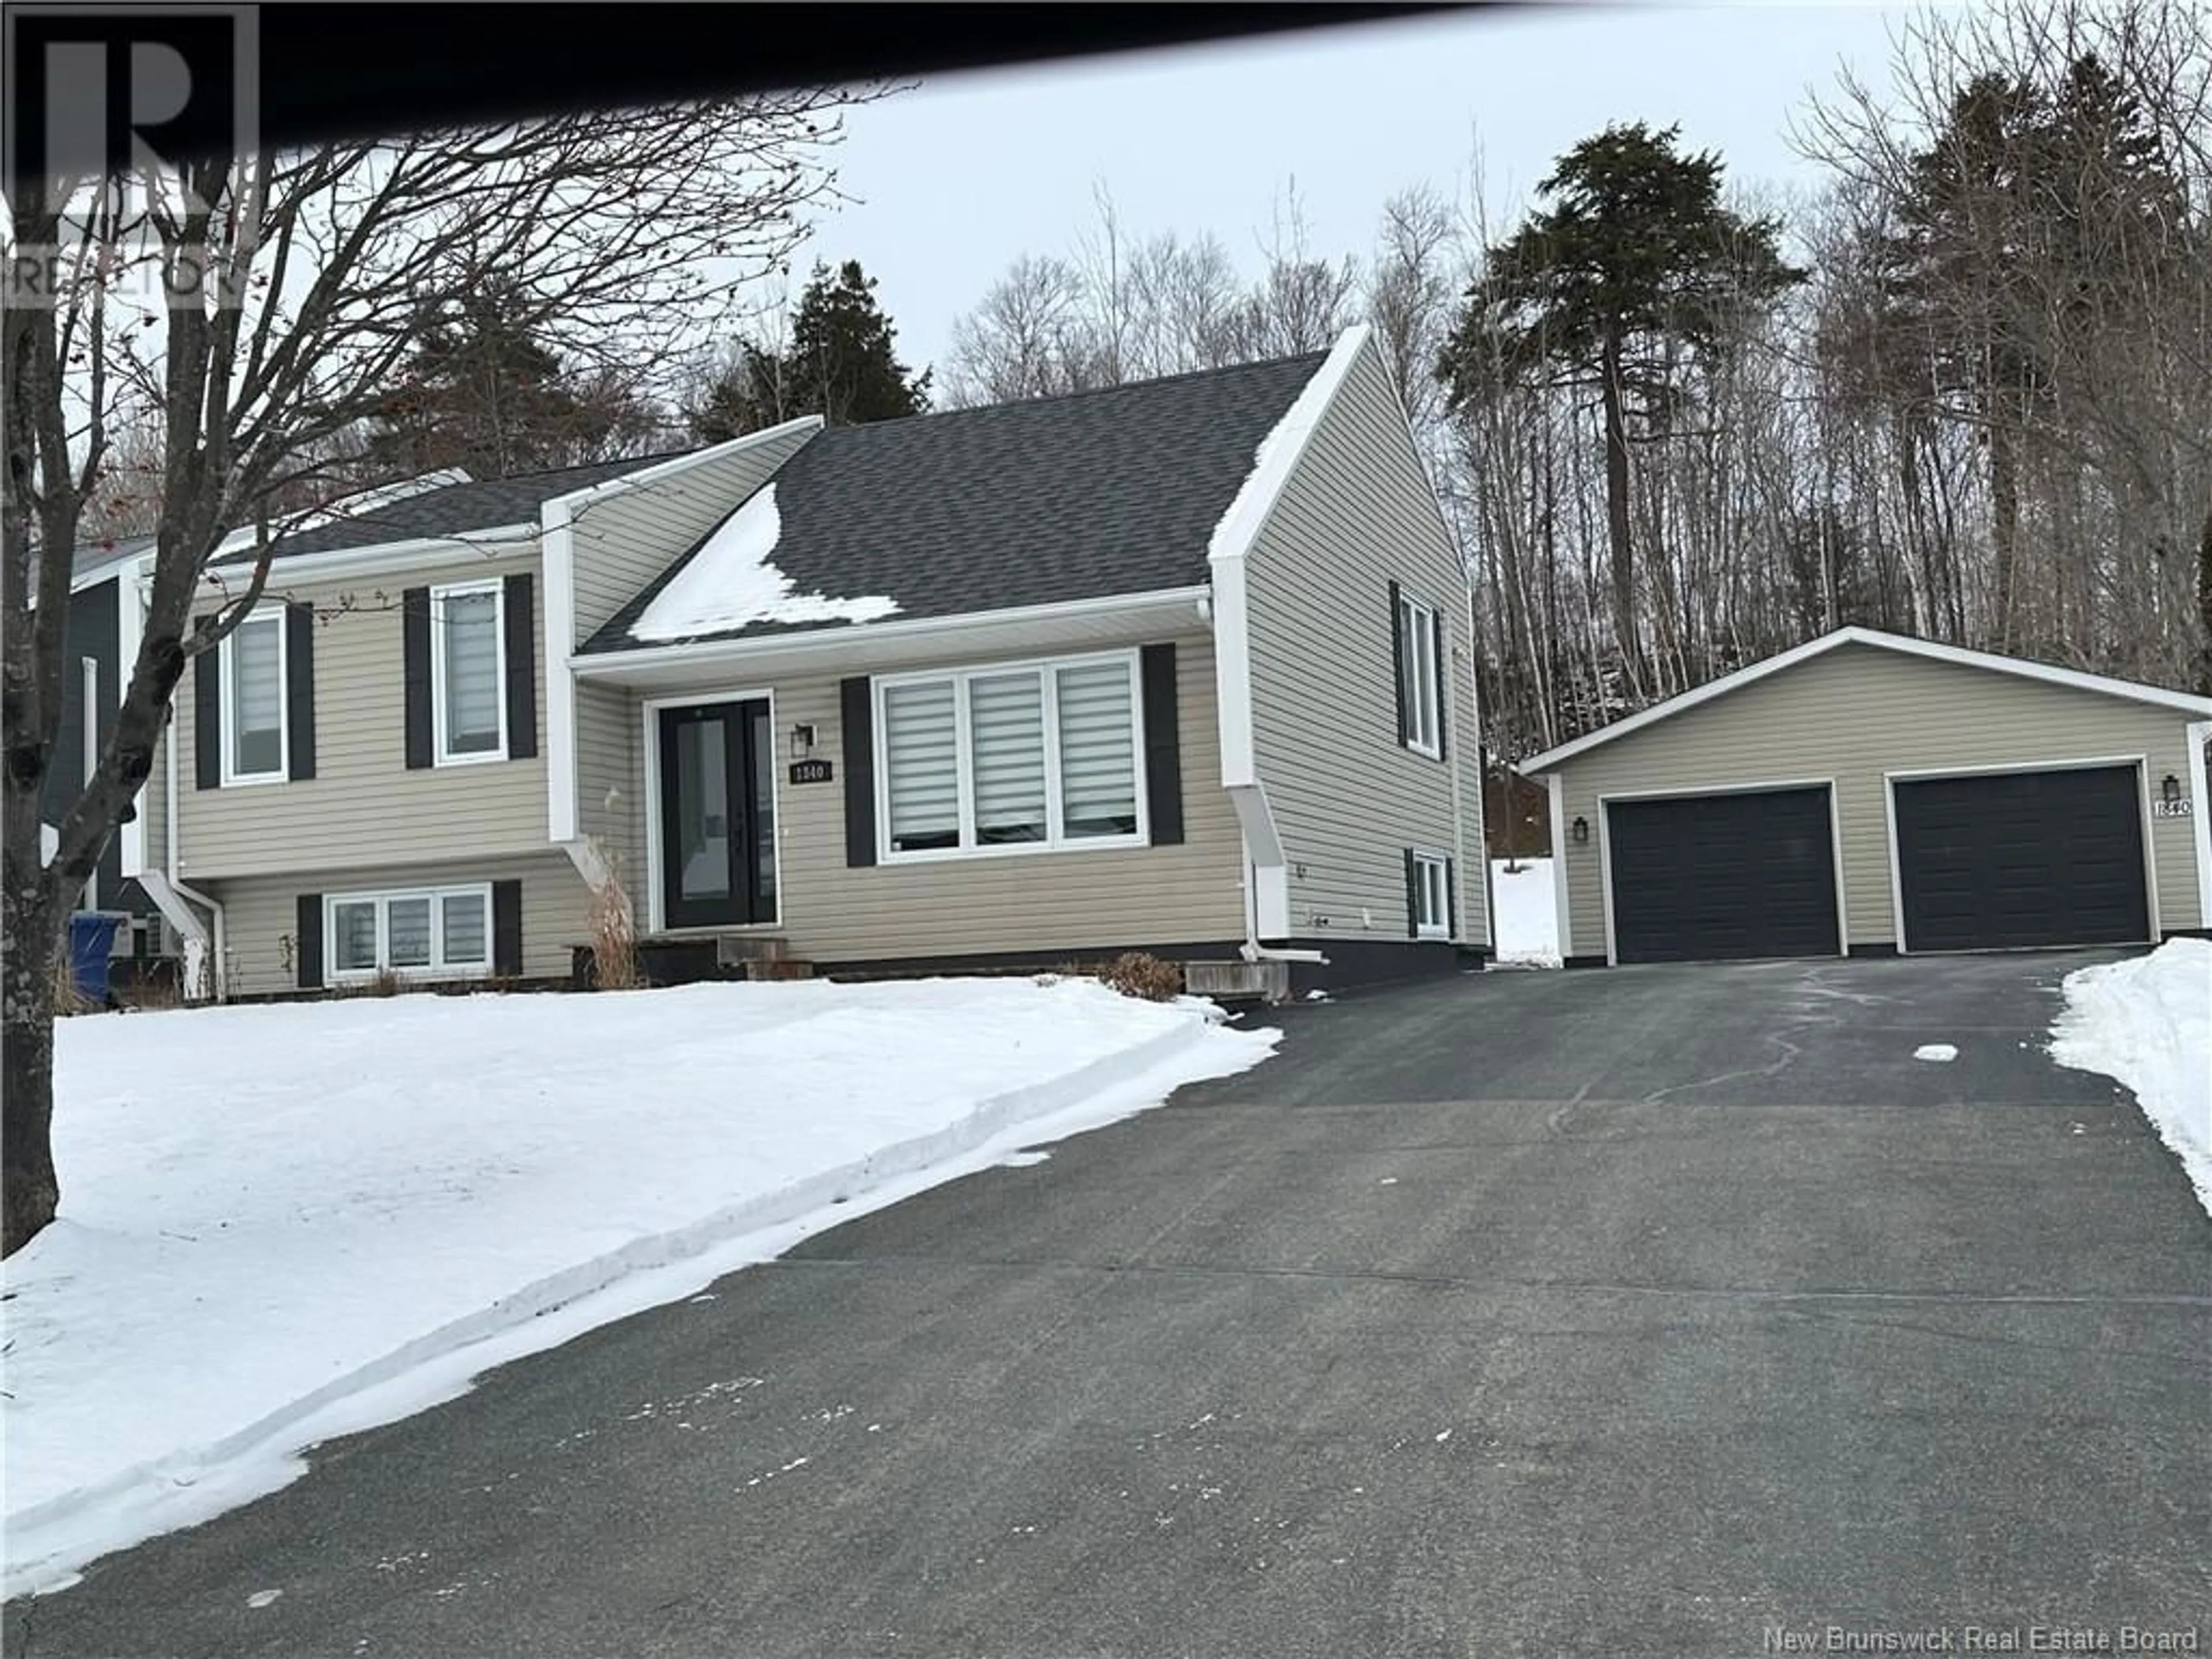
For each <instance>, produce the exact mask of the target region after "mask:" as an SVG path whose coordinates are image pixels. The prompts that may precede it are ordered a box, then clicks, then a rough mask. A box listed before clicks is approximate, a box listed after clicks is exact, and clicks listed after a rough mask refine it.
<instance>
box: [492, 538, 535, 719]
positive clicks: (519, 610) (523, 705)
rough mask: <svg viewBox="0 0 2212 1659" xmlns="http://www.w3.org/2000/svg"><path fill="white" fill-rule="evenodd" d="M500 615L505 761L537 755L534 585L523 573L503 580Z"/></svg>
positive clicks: (528, 575) (526, 574)
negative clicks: (504, 647) (504, 639)
mask: <svg viewBox="0 0 2212 1659" xmlns="http://www.w3.org/2000/svg"><path fill="white" fill-rule="evenodd" d="M505 586H506V590H507V591H506V592H505V593H504V594H503V595H502V596H501V605H500V614H501V617H502V618H503V619H504V621H503V626H504V627H505V629H506V630H507V759H509V760H528V759H529V758H530V757H532V756H533V755H535V754H536V753H537V752H538V674H537V667H538V628H537V622H536V619H535V617H532V614H531V603H532V589H533V588H534V587H535V586H536V583H535V582H534V581H533V580H532V577H531V575H530V573H529V572H527V571H523V572H521V573H520V574H516V575H513V576H509V577H508V578H507V582H506V584H505Z"/></svg>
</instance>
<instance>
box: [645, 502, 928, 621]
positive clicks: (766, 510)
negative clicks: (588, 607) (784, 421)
mask: <svg viewBox="0 0 2212 1659" xmlns="http://www.w3.org/2000/svg"><path fill="white" fill-rule="evenodd" d="M782 535H783V518H782V515H781V513H778V512H777V511H776V506H775V485H774V484H769V485H767V486H765V487H764V488H763V489H760V490H759V491H757V493H756V494H754V495H749V496H747V497H746V498H745V501H744V504H743V505H742V506H740V507H738V510H737V511H736V512H734V513H731V514H730V516H729V517H728V518H726V519H725V520H722V522H721V523H720V524H719V525H717V526H714V532H713V533H712V534H711V535H709V536H708V538H707V541H706V544H705V545H704V546H702V547H701V548H700V550H699V551H698V552H697V553H696V554H695V555H694V556H693V557H692V559H691V562H690V563H689V564H687V565H685V566H684V568H683V569H681V570H679V571H678V572H677V573H676V574H675V575H674V576H672V577H671V578H670V580H669V583H668V586H665V587H664V588H662V589H661V590H660V592H658V593H656V594H654V595H653V599H652V602H651V603H649V604H648V605H647V606H646V607H645V611H644V613H643V614H642V615H641V616H640V617H638V619H637V620H636V621H635V623H631V624H630V630H629V635H630V637H631V638H632V639H634V640H654V641H662V640H688V639H695V638H696V637H697V636H698V635H702V634H720V633H723V632H726V631H727V630H728V629H735V628H743V627H744V626H745V625H746V624H747V623H757V622H777V623H834V622H853V623H862V622H875V621H878V620H879V619H880V618H882V617H889V616H893V615H896V613H897V611H898V602H897V601H896V599H889V598H886V597H884V595H881V594H876V595H872V596H871V597H869V598H866V599H829V598H828V597H826V596H825V595H823V594H820V593H794V592H792V591H791V578H790V577H788V576H787V575H785V574H783V572H781V570H778V569H777V568H775V564H774V562H772V559H773V556H774V554H775V544H776V543H777V542H778V541H779V540H780V539H781V538H782Z"/></svg>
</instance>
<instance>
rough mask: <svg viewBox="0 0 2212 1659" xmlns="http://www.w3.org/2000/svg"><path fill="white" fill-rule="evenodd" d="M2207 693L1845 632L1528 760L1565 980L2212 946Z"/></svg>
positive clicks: (2210, 707)
mask: <svg viewBox="0 0 2212 1659" xmlns="http://www.w3.org/2000/svg"><path fill="white" fill-rule="evenodd" d="M2208 740H2212V698H2205V697H2198V696H2191V695H2189V694H2188V693H2185V692H2180V691H2169V690H2162V689H2160V688H2158V687H2155V686H2146V685H2136V684H2130V683H2129V682H2126V681H2123V680H2113V679H2107V678H2102V677H2100V676H2098V675H2093V674H2083V673H2079V672H2076V671H2072V670H2069V669H2062V668H2052V667H2049V666H2046V665H2044V664H2041V663H2033V662H2027V661H2024V660H2021V659H2017V658H2012V657H2002V656H1995V655H1991V654H1990V653H1984V652H1978V651H1965V650H1960V649H1959V648H1957V647H1952V646H1942V645H1934V644H1930V643H1929V642H1928V641H1923V640H1911V639H1905V638H1902V637H1899V636H1898V635H1890V634H1881V633H1876V632H1874V631H1872V630H1871V629H1858V628H1847V629H1841V630H1839V631H1838V632H1837V633H1834V634H1831V635H1826V636H1825V637H1824V638H1821V639H1818V640H1814V641H1812V642H1811V643H1809V644H1807V645H1803V646H1800V647H1797V648H1796V650H1794V651H1788V652H1784V653H1782V654H1781V655H1779V656H1777V657H1771V658H1769V659H1766V660H1765V661H1764V662H1760V663H1756V664H1753V665H1752V666H1751V667H1748V668H1745V669H1741V670H1739V671H1737V672H1735V673H1734V674H1731V675H1729V676H1727V677H1726V678H1723V679H1719V680H1717V681H1715V682H1713V683H1712V684H1710V685H1705V686H1701V687H1699V689H1698V690H1694V691H1690V692H1686V693H1684V694H1683V695H1682V696H1678V697H1674V698H1671V699H1669V700H1668V702H1662V703H1658V704H1656V705H1654V706H1653V707H1652V708H1647V709H1645V710H1644V711H1643V712H1642V713H1641V714H1635V715H1632V716H1631V717H1630V718H1629V719H1627V720H1620V721H1618V722H1616V723H1615V724H1613V725H1612V726H1607V727H1605V728H1603V729H1602V730H1601V731H1597V732H1591V733H1589V735H1588V736H1586V737H1583V738H1577V739H1576V740H1575V741H1574V742H1572V743H1570V744H1563V745H1562V746H1560V747H1559V748H1557V749H1554V750H1552V751H1550V752H1549V753H1548V754H1544V755H1539V756H1537V757H1535V758H1534V759H1533V760H1531V761H1528V763H1525V764H1524V765H1523V767H1522V771H1524V772H1525V773H1527V774H1528V775H1529V776H1531V777H1534V778H1538V779H1541V780H1542V781H1544V782H1545V784H1546V786H1547V788H1548V789H1549V790H1550V793H1551V807H1552V835H1553V848H1552V851H1553V872H1554V874H1555V878H1557V880H1558V884H1559V888H1558V891H1559V908H1560V919H1559V923H1560V925H1559V937H1560V940H1561V945H1562V951H1563V953H1564V954H1565V957H1566V958H1567V962H1568V965H1569V966H1570V967H1587V966H1598V965H1603V964H1607V963H1647V962H1698V961H1727V960H1745V959H1753V958H1765V957H1833V956H1840V955H1846V954H1848V955H1886V954H1890V953H1893V952H1896V951H1911V952H1916V953H1917V952H1923V951H1984V950H2018V949H2033V948H2040V947H2046V946H2061V945H2123V944H2136V943H2152V942H2154V941H2156V940H2159V939H2163V938H2166V937H2170V936H2171V935H2172V934H2175V933H2203V932H2204V931H2206V929H2207V926H2208V923H2207V912H2206V899H2205V895H2206V894H2207V893H2208V892H2212V834H2208V831H2212V824H2208V823H2207V822H2206V820H2205V818H2204V817H2203V816H2202V815H2201V812H2200V810H2199V807H2198V805H2197V803H2199V802H2200V801H2201V800H2202V799H2203V795H2204V793H2205V788H2206V783H2205V745H2206V743H2207V742H2208Z"/></svg>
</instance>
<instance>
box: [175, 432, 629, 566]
mask: <svg viewBox="0 0 2212 1659" xmlns="http://www.w3.org/2000/svg"><path fill="white" fill-rule="evenodd" d="M665 459H667V457H666V456H665V455H639V456H635V457H632V458H629V459H625V460H619V461H597V462H593V463H592V465H588V466H568V467H562V468H560V469H558V470H557V471H551V472H532V473H527V474H525V475H524V476H522V477H513V478H488V479H480V480H477V481H475V482H472V483H451V484H444V485H441V486H440V487H439V488H438V489H426V490H424V491H422V493H421V494H420V495H403V496H401V497H400V498H399V499H398V501H392V502H390V503H389V504H387V505H386V506H383V507H376V508H374V509H372V510H371V511H369V512H367V513H360V514H358V515H356V516H353V517H349V518H343V519H338V520H334V521H332V522H331V523H329V524H321V525H317V526H314V527H313V529H309V530H301V531H298V532H295V533H293V534H291V535H289V536H280V537H278V538H277V540H276V556H277V557H278V558H280V559H282V558H288V557H289V556H292V555H294V554H298V553H328V552H331V551H333V550H337V549H338V548H345V547H375V546H378V545H380V544H382V543H385V542H404V541H416V540H427V539H430V538H435V537H439V536H459V535H462V534H464V533H465V532H471V531H481V530H495V529H497V528H499V527H500V526H502V525H511V524H535V523H536V522H537V521H538V508H539V507H543V506H544V504H545V503H546V502H547V501H550V500H552V499H553V497H555V496H556V495H567V494H568V492H569V491H571V490H574V489H589V488H590V487H591V486H592V485H593V484H597V483H605V482H606V481H607V480H608V479H610V478H619V477H622V476H623V474H624V473H626V472H635V471H638V470H639V469H640V468H641V467H647V466H651V465H653V463H654V462H656V461H661V460H665ZM252 556H253V555H252V550H240V551H239V552H236V553H231V554H227V555H225V556H223V557H222V558H221V559H218V560H216V563H218V564H237V563H241V562H250V561H251V560H252Z"/></svg>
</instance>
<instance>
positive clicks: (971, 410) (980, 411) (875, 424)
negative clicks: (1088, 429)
mask: <svg viewBox="0 0 2212 1659" xmlns="http://www.w3.org/2000/svg"><path fill="white" fill-rule="evenodd" d="M1327 361H1328V349H1322V350H1319V351H1293V352H1289V353H1286V354H1285V355H1284V356H1279V357H1255V358H1252V359H1251V360H1249V362H1238V363H1217V364H1215V365H1214V366H1213V367H1212V368H1185V369H1179V370H1177V371H1176V373H1175V374H1153V375H1150V376H1148V377H1146V379H1144V380H1116V381H1115V382H1114V383H1113V384H1112V385H1111V386H1075V387H1073V388H1071V389H1070V390H1068V391H1066V392H1042V393H1040V394H1039V395H1037V396H1036V397H1031V398H1000V399H999V401H998V402H996V403H989V404H963V406H962V407H960V408H957V409H924V410H917V411H916V412H915V413H914V414H912V415H894V416H890V418H889V419H888V420H882V421H859V422H846V423H842V424H831V425H828V426H825V427H824V428H823V434H822V435H823V437H828V436H829V435H831V434H832V433H838V432H864V431H876V430H879V429H881V428H884V427H887V426H904V425H906V424H907V423H908V422H912V421H945V420H951V419H953V418H954V417H956V416H962V415H989V414H993V413H995V412H997V411H1000V410H1008V409H1036V408H1038V407H1040V406H1042V405H1046V404H1068V403H1073V402H1075V401H1076V400H1077V399H1079V398H1101V397H1105V396H1108V395H1109V394H1111V393H1114V392H1145V391H1148V390H1150V389H1151V388H1152V387H1154V386H1176V385H1180V384H1182V382H1184V381H1187V380H1212V379H1216V378H1218V377H1221V376H1225V375H1230V374H1244V373H1249V372H1250V371H1253V370H1256V369H1262V368H1288V367H1290V366H1291V364H1293V363H1310V364H1311V365H1313V366H1314V367H1315V368H1319V367H1320V366H1321V365H1322V363H1323V362H1327Z"/></svg>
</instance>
